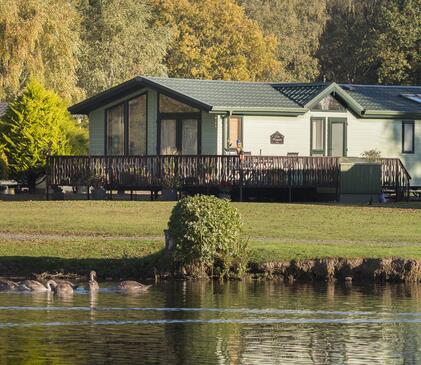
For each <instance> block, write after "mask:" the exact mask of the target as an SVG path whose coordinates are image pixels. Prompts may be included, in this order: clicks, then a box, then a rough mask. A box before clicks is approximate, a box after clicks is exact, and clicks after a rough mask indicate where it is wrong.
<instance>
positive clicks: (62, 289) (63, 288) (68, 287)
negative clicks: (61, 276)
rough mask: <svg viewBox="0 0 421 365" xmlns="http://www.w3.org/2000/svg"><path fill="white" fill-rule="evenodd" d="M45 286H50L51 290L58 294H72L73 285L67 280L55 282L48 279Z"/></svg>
mask: <svg viewBox="0 0 421 365" xmlns="http://www.w3.org/2000/svg"><path fill="white" fill-rule="evenodd" d="M47 286H51V288H52V290H53V292H54V293H55V294H58V295H67V294H73V285H72V284H71V283H68V282H59V283H56V282H55V281H54V280H48V281H47Z"/></svg>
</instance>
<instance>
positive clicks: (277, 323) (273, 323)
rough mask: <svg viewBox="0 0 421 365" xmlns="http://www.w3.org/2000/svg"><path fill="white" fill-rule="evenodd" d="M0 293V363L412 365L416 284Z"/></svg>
mask: <svg viewBox="0 0 421 365" xmlns="http://www.w3.org/2000/svg"><path fill="white" fill-rule="evenodd" d="M114 288H115V284H114V285H113V284H112V283H108V284H107V285H106V287H105V288H104V287H103V288H102V289H101V291H100V292H99V293H98V294H96V295H90V294H89V293H88V292H86V291H84V290H81V291H78V292H76V293H75V294H74V295H73V296H71V297H57V296H54V295H52V294H48V293H45V294H38V295H34V294H26V293H15V292H1V293H0V364H72V365H75V364H113V365H114V364H264V365H268V364H335V365H336V364H419V363H421V285H403V284H402V285H400V284H399V285H398V284H396V285H384V286H382V285H374V284H373V285H370V286H358V285H345V284H327V283H320V284H302V283H297V284H284V283H278V282H270V281H265V282H253V281H249V282H228V283H225V284H219V283H216V282H164V283H159V284H156V285H154V286H153V288H151V290H150V292H149V293H146V294H142V295H139V296H130V295H123V294H121V293H119V292H117V291H115V289H114Z"/></svg>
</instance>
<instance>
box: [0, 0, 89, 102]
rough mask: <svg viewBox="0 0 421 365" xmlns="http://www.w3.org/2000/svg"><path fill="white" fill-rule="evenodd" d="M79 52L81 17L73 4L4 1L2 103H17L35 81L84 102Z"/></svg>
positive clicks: (0, 8) (0, 22)
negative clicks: (79, 80) (78, 75)
mask: <svg viewBox="0 0 421 365" xmlns="http://www.w3.org/2000/svg"><path fill="white" fill-rule="evenodd" d="M78 50H79V17H78V14H77V12H76V11H75V9H74V7H73V6H72V5H71V4H70V3H69V1H68V0H13V1H11V0H0V100H12V99H13V98H14V97H15V96H16V95H17V94H19V92H20V91H21V90H22V88H23V87H24V85H25V84H26V82H27V81H28V78H29V77H30V76H33V77H36V78H37V79H39V80H40V81H41V82H43V83H44V84H45V85H46V86H47V87H49V88H51V89H53V90H55V91H56V92H57V93H58V94H59V95H61V96H62V97H64V98H66V99H67V100H75V99H78V98H80V97H81V96H83V92H82V90H81V89H79V88H78V87H77V86H76V81H77V80H76V68H77V67H78Z"/></svg>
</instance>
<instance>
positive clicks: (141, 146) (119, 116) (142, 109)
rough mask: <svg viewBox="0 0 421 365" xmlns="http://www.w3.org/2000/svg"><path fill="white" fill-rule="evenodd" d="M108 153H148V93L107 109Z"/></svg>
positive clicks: (106, 150)
mask: <svg viewBox="0 0 421 365" xmlns="http://www.w3.org/2000/svg"><path fill="white" fill-rule="evenodd" d="M105 116H106V128H105V129H106V147H105V152H106V154H107V155H146V153H147V151H146V146H147V142H146V141H147V124H148V123H147V94H146V93H144V94H142V95H139V96H137V97H135V98H133V99H131V100H128V101H125V102H123V103H121V104H119V105H116V106H114V107H112V108H110V109H107V110H106V114H105Z"/></svg>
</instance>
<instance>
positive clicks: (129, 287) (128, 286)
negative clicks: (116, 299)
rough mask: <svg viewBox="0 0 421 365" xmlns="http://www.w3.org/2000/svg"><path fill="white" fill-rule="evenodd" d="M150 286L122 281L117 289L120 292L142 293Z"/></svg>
mask: <svg viewBox="0 0 421 365" xmlns="http://www.w3.org/2000/svg"><path fill="white" fill-rule="evenodd" d="M151 286H152V285H144V284H141V283H138V282H137V281H133V280H127V281H122V282H121V283H120V284H119V285H118V288H119V289H120V290H124V291H128V292H136V293H139V292H144V291H147V290H148V289H149V288H150V287H151Z"/></svg>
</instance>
